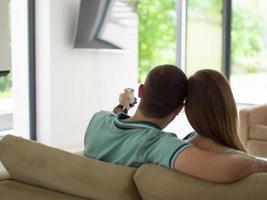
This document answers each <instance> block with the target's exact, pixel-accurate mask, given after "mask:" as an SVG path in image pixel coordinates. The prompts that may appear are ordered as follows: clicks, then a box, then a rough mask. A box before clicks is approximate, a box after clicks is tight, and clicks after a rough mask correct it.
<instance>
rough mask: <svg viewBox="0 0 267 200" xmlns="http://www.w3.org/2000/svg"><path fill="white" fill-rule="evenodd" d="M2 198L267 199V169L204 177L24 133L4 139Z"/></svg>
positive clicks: (0, 145)
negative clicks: (67, 148) (78, 150)
mask: <svg viewBox="0 0 267 200" xmlns="http://www.w3.org/2000/svg"><path fill="white" fill-rule="evenodd" d="M0 160H1V162H2V163H3V165H4V166H5V168H6V170H7V172H8V173H4V174H1V175H0V176H1V178H0V199H1V200H13V199H14V200H47V199H53V200H85V199H95V200H106V199H109V200H113V199H114V200H141V199H145V200H171V199H181V200H214V199H216V200H220V199H223V200H225V199H227V200H241V199H242V200H251V199H253V200H266V198H267V190H266V186H267V174H264V173H263V174H254V175H251V176H249V177H247V178H245V179H243V180H241V181H238V182H235V183H231V184H215V183H210V182H207V181H203V180H200V179H197V178H194V177H191V176H187V175H185V174H182V173H178V172H175V171H171V170H169V169H166V168H164V167H161V166H158V165H153V164H145V165H143V166H141V167H140V168H138V169H136V168H131V167H124V166H119V165H115V164H109V163H105V162H101V161H97V160H92V159H88V158H85V157H83V156H79V155H75V154H71V153H68V152H64V151H62V150H59V149H55V148H51V147H48V146H45V145H42V144H39V143H36V142H32V141H29V140H24V139H22V138H18V137H14V136H7V137H5V138H4V139H2V140H0Z"/></svg>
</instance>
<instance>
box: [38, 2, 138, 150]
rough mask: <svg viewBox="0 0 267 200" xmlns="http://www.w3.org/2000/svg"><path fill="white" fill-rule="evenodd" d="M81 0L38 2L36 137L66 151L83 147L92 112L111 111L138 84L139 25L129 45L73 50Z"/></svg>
mask: <svg viewBox="0 0 267 200" xmlns="http://www.w3.org/2000/svg"><path fill="white" fill-rule="evenodd" d="M79 4H80V1H79V0H56V1H52V0H46V1H43V0H37V1H36V14H37V18H36V29H37V30H36V31H37V38H36V41H37V57H36V60H37V138H38V140H39V141H41V142H43V143H46V144H49V145H52V146H55V147H59V148H62V149H65V150H70V151H73V150H76V149H80V148H82V147H83V136H84V132H85V130H86V127H87V124H88V122H89V120H90V118H91V117H92V115H93V114H94V113H95V112H97V111H98V110H101V109H105V110H111V109H113V107H114V105H116V104H117V102H118V94H119V93H120V92H121V91H122V90H123V88H125V87H134V86H136V84H137V45H138V38H137V26H136V32H135V33H134V34H133V36H131V38H129V39H130V40H131V41H135V42H134V44H135V45H134V46H133V47H132V49H130V50H127V51H121V50H115V51H114V50H113V51H112V50H81V49H80V50H79V49H73V44H74V38H75V28H76V22H77V17H78V11H79Z"/></svg>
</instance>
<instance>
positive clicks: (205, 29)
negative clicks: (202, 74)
mask: <svg viewBox="0 0 267 200" xmlns="http://www.w3.org/2000/svg"><path fill="white" fill-rule="evenodd" d="M222 5H223V1H222V0H202V1H198V0H188V1H187V23H186V27H187V35H186V72H187V74H188V75H192V74H193V73H195V72H196V71H198V70H200V69H203V68H210V69H215V70H218V71H221V69H222V64H221V62H222V56H221V55H222Z"/></svg>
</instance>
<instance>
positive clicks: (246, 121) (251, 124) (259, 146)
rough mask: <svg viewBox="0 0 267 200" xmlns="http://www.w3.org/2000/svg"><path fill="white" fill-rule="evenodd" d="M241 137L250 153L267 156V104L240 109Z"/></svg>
mask: <svg viewBox="0 0 267 200" xmlns="http://www.w3.org/2000/svg"><path fill="white" fill-rule="evenodd" d="M239 122H240V138H241V141H242V143H243V145H244V146H245V148H246V150H247V151H248V153H250V154H252V155H255V156H260V157H267V104H265V105H258V106H253V107H250V108H245V109H242V110H240V111H239Z"/></svg>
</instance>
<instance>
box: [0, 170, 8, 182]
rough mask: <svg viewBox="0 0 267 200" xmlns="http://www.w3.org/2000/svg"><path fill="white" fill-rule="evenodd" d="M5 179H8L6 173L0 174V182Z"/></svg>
mask: <svg viewBox="0 0 267 200" xmlns="http://www.w3.org/2000/svg"><path fill="white" fill-rule="evenodd" d="M7 179H10V176H9V174H8V173H7V171H3V172H0V182H1V181H4V180H7Z"/></svg>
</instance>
